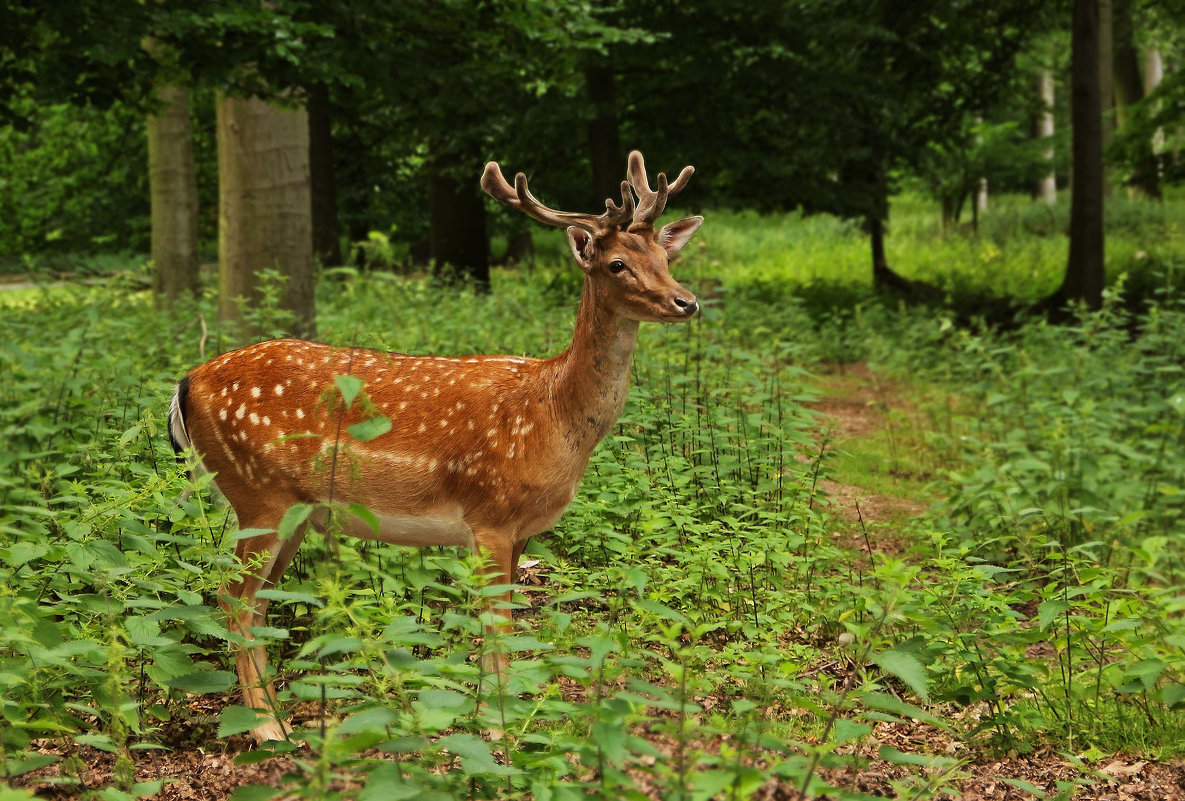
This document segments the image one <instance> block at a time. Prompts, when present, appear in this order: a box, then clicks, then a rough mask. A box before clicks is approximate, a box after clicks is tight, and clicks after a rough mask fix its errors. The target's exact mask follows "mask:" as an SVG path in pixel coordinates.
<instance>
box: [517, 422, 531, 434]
mask: <svg viewBox="0 0 1185 801" xmlns="http://www.w3.org/2000/svg"><path fill="white" fill-rule="evenodd" d="M534 427H535V424H534V423H527V424H526V425H525V426H523V427H522V428H520V429H519V430H518V433H519V434H520V435H521V436H524V437H525V436H526V435H527V434H530V433H531V429H533V428H534Z"/></svg>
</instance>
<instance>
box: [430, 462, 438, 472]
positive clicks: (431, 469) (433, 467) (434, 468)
mask: <svg viewBox="0 0 1185 801" xmlns="http://www.w3.org/2000/svg"><path fill="white" fill-rule="evenodd" d="M437 464H438V462H437V461H436V460H435V459H433V460H432V461H430V462H428V472H429V473H431V472H434V471H435V470H436V465H437Z"/></svg>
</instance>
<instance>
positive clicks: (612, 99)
mask: <svg viewBox="0 0 1185 801" xmlns="http://www.w3.org/2000/svg"><path fill="white" fill-rule="evenodd" d="M584 86H585V91H586V92H587V93H588V102H589V105H590V106H591V107H592V117H591V118H590V119H589V121H588V156H589V162H590V163H591V165H592V183H593V191H595V192H596V194H597V197H596V202H597V204H598V205H599V204H600V203H603V202H604V200H605V198H614V199H620V197H621V181H622V178H623V177H624V175H623V173H624V169H623V167H622V164H623V160H622V157H621V138H620V133H619V128H618V123H617V84H616V79H615V77H614V74H613V68H612V67H611V66H609V65H607V64H594V65H590V66H588V67H586V68H585V70H584ZM593 208H596V206H594V207H593Z"/></svg>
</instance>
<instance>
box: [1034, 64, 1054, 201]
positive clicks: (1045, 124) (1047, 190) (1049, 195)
mask: <svg viewBox="0 0 1185 801" xmlns="http://www.w3.org/2000/svg"><path fill="white" fill-rule="evenodd" d="M1037 91H1038V93H1039V95H1040V98H1041V111H1040V112H1039V113H1038V114H1037V138H1038V139H1043V140H1048V144H1047V145H1046V147H1045V150H1044V151H1043V152H1042V156H1043V157H1044V159H1045V160H1046V161H1048V162H1049V173H1048V174H1047V175H1045V176H1044V177H1042V178H1041V179H1040V180H1039V181H1037V198H1038V199H1039V200H1040V201H1042V202H1043V203H1046V204H1048V205H1050V206H1052V205H1054V204H1055V203H1057V175H1056V174H1055V173H1054V171H1053V99H1054V98H1053V70H1049V69H1042V70H1041V72H1040V74H1039V75H1038V77H1037Z"/></svg>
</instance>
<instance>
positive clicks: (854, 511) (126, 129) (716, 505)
mask: <svg viewBox="0 0 1185 801" xmlns="http://www.w3.org/2000/svg"><path fill="white" fill-rule="evenodd" d="M1183 60H1185V5H1183V4H1182V3H1181V2H1179V0H1160V2H1154V1H1153V0H1073V2H1053V1H1052V0H1048V1H1046V2H1039V1H1037V0H1026V1H1025V2H1019V1H1016V2H1014V1H1013V0H1000V1H999V2H992V3H976V2H957V1H956V0H941V1H940V0H911V1H910V2H904V1H896V2H895V1H894V0H873V1H872V2H868V1H866V0H862V1H861V2H847V1H846V0H785V1H784V2H748V3H732V2H718V1H717V2H699V0H689V1H688V2H679V3H675V2H662V1H661V0H644V1H639V2H634V3H630V4H616V3H577V2H532V1H531V0H490V1H488V2H477V1H476V0H444V1H440V2H419V0H409V1H408V2H403V3H399V4H386V3H375V2H365V1H364V0H343V1H342V2H334V3H313V2H288V0H275V1H274V2H269V3H266V4H261V3H258V2H247V1H246V0H243V1H242V2H240V0H224V2H194V3H186V4H173V3H157V2H141V1H140V0H105V2H102V3H99V2H89V1H88V0H82V1H80V2H72V3H57V4H44V3H34V2H20V1H19V0H18V2H12V3H8V4H6V5H5V6H4V7H3V8H2V9H0V65H2V69H0V187H3V191H0V272H3V273H4V274H5V284H4V289H3V291H0V721H2V722H0V799H9V798H11V799H27V798H30V797H39V798H70V797H87V798H92V797H93V798H105V799H127V798H135V797H149V796H156V797H162V798H178V799H180V798H203V799H207V798H223V797H227V796H231V795H233V797H234V798H236V799H240V800H241V801H249V800H250V799H257V798H315V799H322V798H361V799H366V800H367V801H369V799H379V798H382V799H393V798H417V799H430V798H494V797H506V798H528V797H531V798H540V799H549V798H578V797H579V798H584V797H590V796H591V797H600V798H606V799H610V798H612V799H618V798H687V799H691V798H695V799H708V798H716V797H719V798H803V797H810V798H835V799H857V798H859V799H866V798H879V797H897V798H909V799H919V798H950V797H960V798H969V799H979V798H984V799H987V798H991V799H998V798H1018V799H1019V798H1031V797H1037V798H1048V799H1060V798H1071V797H1078V798H1100V799H1103V798H1108V799H1110V798H1114V799H1169V798H1173V797H1180V796H1181V795H1182V793H1183V792H1185V790H1183V788H1185V767H1183V766H1182V763H1181V761H1180V760H1181V754H1182V750H1183V745H1182V744H1183V743H1185V619H1183V618H1182V612H1183V610H1185V579H1182V568H1183V564H1185V563H1183V561H1182V557H1183V556H1185V552H1183V550H1182V546H1181V534H1182V521H1183V520H1185V491H1183V490H1182V487H1185V456H1183V454H1185V447H1183V446H1185V305H1183V303H1182V295H1181V283H1182V268H1183V267H1185V240H1183V239H1182V236H1181V234H1182V226H1183V223H1185V199H1183V198H1182V196H1181V190H1180V186H1179V185H1180V182H1181V180H1182V178H1183V177H1185V171H1183V164H1185V162H1183V160H1182V154H1181V150H1182V146H1183V144H1185V127H1183V117H1185V70H1183V69H1182V68H1181V67H1182V63H1183ZM633 148H637V149H640V150H642V152H643V153H645V155H646V158H647V163H648V165H649V167H650V169H651V171H652V172H654V171H657V170H660V169H661V170H665V171H666V172H667V173H668V174H674V173H675V172H677V171H678V170H679V169H680V168H681V167H682V166H683V165H684V164H693V165H695V166H696V168H697V172H696V174H695V176H694V178H693V179H692V181H691V184H690V185H689V187H688V189H687V190H686V191H685V192H683V193H682V194H681V195H680V196H679V198H678V204H679V206H680V207H681V208H680V209H679V210H680V211H684V210H687V211H696V212H700V213H703V214H704V215H705V217H706V218H707V223H706V224H705V226H704V228H703V230H702V231H701V232H700V234H699V235H697V238H696V240H695V241H693V243H692V245H691V246H689V247H688V248H687V250H686V251H685V253H684V254H682V255H681V258H680V260H679V261H678V263H677V264H676V265H675V266H674V272H675V275H676V277H677V278H678V280H679V281H680V282H681V283H683V284H684V285H686V286H687V287H688V288H690V289H692V291H694V292H696V294H697V296H699V297H700V299H701V300H702V301H703V308H704V310H703V312H702V314H701V315H700V316H699V317H698V318H697V319H696V320H695V321H694V322H693V323H692V324H691V325H690V326H688V327H680V328H663V327H659V326H644V327H643V331H642V334H641V340H640V343H639V349H638V354H637V357H636V361H635V370H634V385H633V387H632V389H631V396H630V403H629V404H628V405H627V410H626V413H625V415H624V416H623V418H622V420H621V422H620V424H619V426H618V428H617V429H616V430H615V431H614V432H613V434H612V435H611V436H610V437H609V438H608V439H607V440H606V442H605V443H604V444H603V445H602V447H601V448H600V449H598V451H597V452H596V453H595V454H594V457H593V461H592V463H591V465H590V468H589V472H588V475H587V476H586V479H585V482H584V484H583V486H582V489H581V491H580V493H579V495H578V496H577V498H576V499H575V501H574V502H573V505H572V507H571V508H570V509H569V511H568V513H567V514H566V516H565V517H564V519H563V520H562V521H561V522H560V524H558V525H557V528H556V531H555V532H554V533H553V534H551V535H550V536H545V537H540V538H537V541H536V542H533V543H532V545H531V551H530V554H529V555H530V557H531V561H530V562H529V563H528V566H527V567H524V568H523V570H522V571H521V572H520V576H519V581H520V583H521V584H522V585H523V589H522V593H521V597H522V605H523V608H522V609H521V610H519V611H518V614H517V617H518V627H517V629H516V631H515V632H514V633H513V634H510V635H507V642H506V643H505V644H504V645H505V647H508V648H510V649H511V650H512V651H513V652H514V653H515V654H516V659H515V660H514V662H513V666H512V670H511V674H510V676H509V682H508V684H507V685H506V686H504V687H501V688H493V689H491V688H489V687H488V686H483V685H482V684H481V683H480V682H479V681H478V678H479V665H480V659H479V658H478V656H479V653H480V650H481V648H483V647H484V645H485V643H483V641H482V638H481V625H480V620H479V612H478V610H479V608H480V600H481V597H482V593H483V592H485V590H484V589H483V588H482V587H481V586H480V581H479V580H478V579H477V578H476V577H475V571H474V568H475V562H474V561H473V560H471V559H470V560H467V559H465V558H464V556H463V555H459V554H458V553H456V552H455V551H452V550H448V549H434V550H422V551H420V550H417V551H412V550H400V549H396V548H390V547H381V546H375V545H372V544H361V543H356V542H351V541H346V540H336V539H332V538H331V539H330V540H326V541H320V540H318V541H316V542H307V543H305V546H304V549H303V550H302V553H301V557H300V558H299V559H298V562H297V564H296V565H295V567H294V569H292V570H291V571H290V572H289V576H288V580H287V581H286V582H285V583H284V585H283V586H281V587H279V588H277V589H276V590H275V591H274V592H273V596H272V608H273V614H272V620H271V622H272V623H273V625H272V626H270V627H268V628H267V629H266V630H261V631H259V632H258V633H257V634H258V636H259V637H260V638H261V639H265V640H266V641H267V642H268V644H269V648H271V649H272V650H273V651H274V654H275V658H274V659H273V663H274V664H276V665H277V667H278V670H279V672H280V679H281V687H282V689H283V699H282V700H283V703H284V704H285V710H284V711H285V712H286V713H287V714H288V715H289V716H290V717H291V718H292V719H294V720H296V721H297V722H298V723H301V724H302V725H301V727H300V728H299V729H298V734H297V735H296V736H295V737H294V738H293V741H292V742H290V743H283V744H280V745H278V746H273V747H269V748H267V749H263V750H260V749H256V748H254V747H253V745H252V744H251V742H250V741H249V740H248V739H247V738H246V737H245V736H244V734H243V732H245V731H246V730H247V729H248V728H249V727H250V725H251V724H252V722H253V720H254V718H253V715H252V713H250V712H249V711H248V710H245V709H243V708H242V707H240V706H238V705H237V695H236V694H235V690H234V675H233V673H231V672H230V669H231V668H230V662H229V660H228V658H227V652H228V643H229V642H230V641H231V640H232V639H233V635H231V634H230V633H229V632H228V631H227V630H226V627H225V625H224V622H225V621H224V620H223V619H222V615H221V612H219V611H218V610H217V605H216V603H215V597H216V593H217V588H218V587H219V586H220V585H221V584H223V583H224V582H226V581H228V580H229V579H230V577H232V576H233V575H234V574H235V572H236V570H237V569H238V566H237V565H235V564H233V560H232V559H231V556H230V543H231V542H232V541H233V538H234V537H235V524H234V520H233V517H232V516H230V515H229V514H228V512H227V510H226V508H225V505H224V504H223V503H221V502H220V500H219V499H218V497H217V495H216V493H214V492H213V491H212V488H211V484H210V480H209V478H208V477H205V478H198V479H197V480H196V482H192V481H191V480H190V479H189V478H188V477H187V476H186V475H185V472H184V471H183V470H182V467H181V466H180V465H178V464H177V463H176V462H175V460H174V458H173V454H172V452H171V450H170V449H169V448H168V445H167V442H166V438H165V424H164V418H165V413H166V411H167V406H168V398H169V394H170V392H171V390H172V386H173V385H174V383H175V382H176V380H177V378H178V377H180V376H181V375H183V374H184V372H185V370H187V369H188V368H190V367H191V366H193V365H194V364H197V363H199V362H201V361H202V360H203V359H206V358H209V357H210V356H212V355H214V354H215V353H218V352H222V351H225V350H228V349H230V348H233V347H237V346H238V345H240V344H243V343H246V342H250V341H255V340H258V339H259V338H262V337H268V336H278V335H285V334H303V335H315V336H317V337H318V338H319V339H322V340H324V341H329V342H333V343H337V344H351V343H357V344H359V345H363V346H372V347H380V348H389V349H394V350H399V351H403V352H409V353H439V354H449V355H461V354H468V353H516V354H530V355H539V356H543V355H551V354H554V353H556V352H558V351H559V350H561V349H562V348H563V347H564V345H565V343H566V342H567V341H569V339H570V336H571V326H572V319H573V316H574V311H575V308H576V305H577V297H578V296H579V292H580V277H579V274H578V271H577V270H575V269H574V268H573V267H572V266H571V264H570V263H569V262H568V258H569V257H568V256H567V254H566V253H565V252H564V248H563V241H562V236H561V235H560V234H559V233H557V232H547V231H545V230H543V229H541V228H539V227H538V226H536V225H534V224H533V223H530V222H529V221H528V220H526V219H525V218H524V217H522V215H519V214H517V213H515V212H512V211H509V210H507V209H505V208H501V207H498V206H496V204H494V203H493V201H491V200H489V199H488V198H485V197H484V196H483V195H482V194H481V192H480V190H479V188H478V177H479V176H480V174H481V169H482V167H483V165H484V164H485V162H486V161H488V160H490V159H495V160H497V161H498V162H499V163H501V164H502V165H503V168H504V170H505V171H506V172H507V174H511V173H513V172H515V171H518V170H523V171H525V172H526V173H527V174H528V175H529V176H530V179H531V187H532V190H533V191H535V192H536V193H537V194H538V195H540V197H541V199H542V200H543V201H544V202H546V203H548V204H550V205H553V206H556V207H561V208H567V209H572V210H579V211H598V210H599V209H600V208H601V207H602V204H603V202H604V198H606V197H616V196H617V194H618V189H617V185H618V183H619V182H620V180H621V178H622V177H623V174H624V168H625V153H626V152H627V151H628V150H630V149H633ZM186 489H196V492H195V493H193V494H192V495H185V494H183V492H184V490H186Z"/></svg>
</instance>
